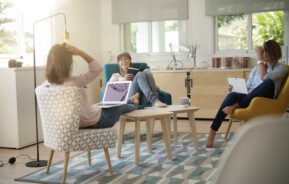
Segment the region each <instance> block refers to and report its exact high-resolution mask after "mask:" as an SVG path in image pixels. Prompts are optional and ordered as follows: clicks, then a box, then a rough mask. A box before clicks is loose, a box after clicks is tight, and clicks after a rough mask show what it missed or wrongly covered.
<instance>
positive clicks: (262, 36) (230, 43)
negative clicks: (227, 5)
mask: <svg viewBox="0 0 289 184" xmlns="http://www.w3.org/2000/svg"><path fill="white" fill-rule="evenodd" d="M268 39H274V40H276V41H277V42H278V43H279V44H280V45H281V46H283V45H284V12H283V11H275V12H262V13H253V14H239V15H222V16H217V17H216V52H217V53H222V52H228V51H232V50H233V51H235V52H238V51H246V52H248V51H250V50H253V49H254V48H255V47H256V46H258V45H262V44H263V42H264V41H266V40H268Z"/></svg>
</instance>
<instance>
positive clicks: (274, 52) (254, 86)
mask: <svg viewBox="0 0 289 184" xmlns="http://www.w3.org/2000/svg"><path fill="white" fill-rule="evenodd" d="M256 53H257V58H258V60H259V61H258V64H257V66H255V67H254V68H253V69H252V71H251V73H250V75H249V79H248V81H247V88H248V92H249V93H248V94H247V95H246V94H241V93H236V92H231V90H232V86H231V85H229V91H230V92H231V93H229V94H228V95H227V97H226V98H225V99H224V101H223V103H222V104H221V106H220V108H219V110H218V112H217V114H216V116H215V119H214V121H213V123H212V125H211V130H210V134H209V137H208V139H207V142H206V147H207V148H211V147H213V144H214V139H215V136H216V132H217V131H218V129H219V127H220V126H221V124H222V122H223V121H224V119H225V118H226V116H227V115H228V114H230V113H232V112H233V111H234V110H235V109H237V108H245V107H247V106H248V105H249V104H250V102H251V100H252V99H253V98H254V97H266V98H272V99H273V98H275V97H276V95H277V94H278V91H279V89H280V87H281V84H282V81H283V79H284V77H285V76H286V74H287V72H288V71H287V70H288V68H287V66H286V65H285V64H283V63H280V62H278V60H279V59H280V58H281V57H282V53H281V48H280V46H279V44H278V43H277V42H275V41H274V40H268V41H266V42H264V44H263V46H260V47H257V48H256Z"/></svg>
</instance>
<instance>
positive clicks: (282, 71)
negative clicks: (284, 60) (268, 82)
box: [263, 64, 288, 81]
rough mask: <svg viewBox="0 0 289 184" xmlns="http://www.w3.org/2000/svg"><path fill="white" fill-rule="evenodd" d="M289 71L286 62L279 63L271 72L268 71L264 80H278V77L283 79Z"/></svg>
mask: <svg viewBox="0 0 289 184" xmlns="http://www.w3.org/2000/svg"><path fill="white" fill-rule="evenodd" d="M287 72H288V67H287V66H286V65H284V64H279V65H278V66H276V67H274V68H273V70H272V71H271V72H269V73H267V74H266V75H265V76H264V77H263V80H265V79H272V80H273V81H276V80H278V79H283V78H284V77H285V76H286V74H287Z"/></svg>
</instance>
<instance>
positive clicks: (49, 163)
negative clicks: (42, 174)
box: [46, 150, 54, 174]
mask: <svg viewBox="0 0 289 184" xmlns="http://www.w3.org/2000/svg"><path fill="white" fill-rule="evenodd" d="M53 154H54V150H50V153H49V159H48V163H47V168H46V173H47V174H49V170H50V166H51V162H52V158H53Z"/></svg>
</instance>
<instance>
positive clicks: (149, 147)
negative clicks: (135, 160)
mask: <svg viewBox="0 0 289 184" xmlns="http://www.w3.org/2000/svg"><path fill="white" fill-rule="evenodd" d="M152 122H153V121H152V119H149V118H147V119H146V129H147V133H146V136H147V150H148V152H149V153H152V128H151V126H152Z"/></svg>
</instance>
